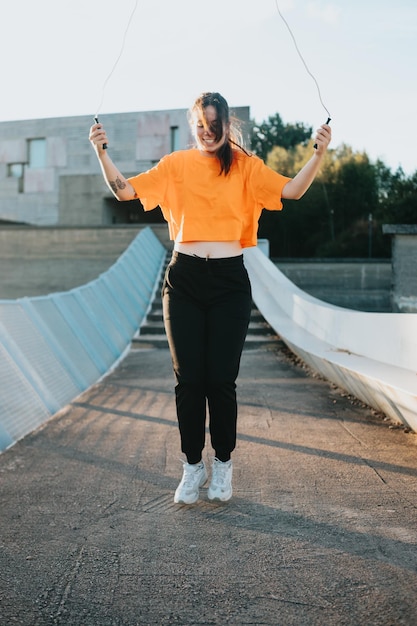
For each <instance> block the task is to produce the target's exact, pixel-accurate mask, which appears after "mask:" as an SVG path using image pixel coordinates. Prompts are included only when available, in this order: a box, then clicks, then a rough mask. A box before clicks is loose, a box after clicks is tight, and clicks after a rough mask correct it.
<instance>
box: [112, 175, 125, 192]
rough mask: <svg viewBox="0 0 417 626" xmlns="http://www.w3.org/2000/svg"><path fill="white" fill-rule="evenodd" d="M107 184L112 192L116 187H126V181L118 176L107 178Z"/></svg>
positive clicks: (115, 190)
mask: <svg viewBox="0 0 417 626" xmlns="http://www.w3.org/2000/svg"><path fill="white" fill-rule="evenodd" d="M109 185H110V187H111V188H112V190H113V191H114V193H116V192H117V190H118V189H125V187H126V183H125V182H124V181H123V180H120V178H119V177H117V178H116V180H109Z"/></svg>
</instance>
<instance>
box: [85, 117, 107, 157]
mask: <svg viewBox="0 0 417 626" xmlns="http://www.w3.org/2000/svg"><path fill="white" fill-rule="evenodd" d="M88 138H89V140H90V142H91V145H92V146H93V148H94V150H95V151H96V153H97V156H101V155H102V154H105V148H103V146H104V145H107V144H108V143H109V140H108V138H107V134H106V131H105V130H104V128H103V125H102V124H100V123H98V124H93V126H92V127H91V128H90V134H89V136H88Z"/></svg>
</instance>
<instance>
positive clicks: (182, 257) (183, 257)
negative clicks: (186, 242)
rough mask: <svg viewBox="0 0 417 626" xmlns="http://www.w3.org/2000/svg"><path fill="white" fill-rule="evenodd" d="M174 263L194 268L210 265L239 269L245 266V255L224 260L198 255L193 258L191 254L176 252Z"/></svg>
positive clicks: (173, 257)
mask: <svg viewBox="0 0 417 626" xmlns="http://www.w3.org/2000/svg"><path fill="white" fill-rule="evenodd" d="M172 261H174V263H181V264H184V265H189V266H193V267H198V266H199V265H200V266H202V265H204V264H209V265H211V266H220V265H221V266H225V267H238V266H241V265H243V254H239V255H238V256H230V257H224V258H211V257H201V256H196V255H192V256H191V255H190V254H184V253H183V252H177V251H176V250H174V251H173V253H172Z"/></svg>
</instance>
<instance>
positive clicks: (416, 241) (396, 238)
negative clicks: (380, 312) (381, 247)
mask: <svg viewBox="0 0 417 626" xmlns="http://www.w3.org/2000/svg"><path fill="white" fill-rule="evenodd" d="M383 232H384V234H388V235H391V236H392V290H391V301H392V310H393V311H396V312H398V313H417V271H416V267H417V225H416V224H384V226H383Z"/></svg>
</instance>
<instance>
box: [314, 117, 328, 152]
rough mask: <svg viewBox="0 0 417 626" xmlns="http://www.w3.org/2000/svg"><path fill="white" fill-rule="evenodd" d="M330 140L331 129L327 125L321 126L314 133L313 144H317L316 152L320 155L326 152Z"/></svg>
mask: <svg viewBox="0 0 417 626" xmlns="http://www.w3.org/2000/svg"><path fill="white" fill-rule="evenodd" d="M331 138H332V129H331V128H330V126H329V125H328V124H322V125H321V126H320V128H318V129H317V131H316V136H315V138H314V143H315V144H317V148H316V150H317V152H318V153H319V154H322V153H323V152H325V151H326V150H327V146H328V145H329V143H330V140H331Z"/></svg>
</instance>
